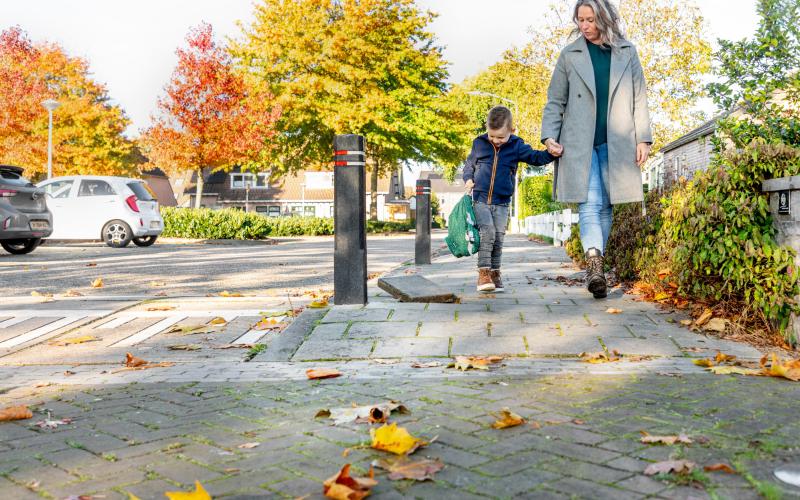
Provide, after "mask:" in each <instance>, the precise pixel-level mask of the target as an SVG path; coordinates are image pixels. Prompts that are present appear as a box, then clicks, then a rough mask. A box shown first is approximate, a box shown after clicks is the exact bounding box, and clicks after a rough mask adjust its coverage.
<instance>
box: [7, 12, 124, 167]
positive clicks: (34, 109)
mask: <svg viewBox="0 0 800 500" xmlns="http://www.w3.org/2000/svg"><path fill="white" fill-rule="evenodd" d="M46 99H55V100H57V101H58V102H59V103H60V104H61V106H60V107H59V108H58V109H57V110H56V111H55V113H54V116H53V173H54V174H55V175H71V174H94V175H127V174H131V173H134V172H135V170H136V166H137V165H136V163H137V159H138V156H137V155H136V151H135V146H134V144H133V143H132V142H131V141H130V140H128V139H127V138H126V137H125V136H124V135H123V132H124V131H125V128H126V127H127V126H128V124H129V120H128V118H127V117H126V116H125V114H124V112H123V111H122V109H121V108H120V107H119V106H115V105H112V104H111V103H110V102H109V97H108V93H107V90H106V88H105V86H103V85H101V84H99V83H97V82H95V81H93V80H92V79H91V78H90V76H89V64H88V62H87V61H85V60H84V59H81V58H78V57H71V56H69V55H67V54H66V53H65V52H64V50H63V49H62V48H61V47H60V46H58V45H56V44H52V43H33V42H32V41H31V40H30V39H29V38H28V36H27V35H26V33H25V32H23V31H22V30H21V29H20V28H18V27H14V28H10V29H7V30H5V31H2V32H0V110H2V111H0V163H3V164H13V165H19V166H22V167H24V168H25V169H26V174H27V175H28V176H29V177H34V178H35V177H38V176H41V175H43V174H44V173H46V172H47V133H48V113H47V110H46V109H45V108H43V107H42V105H41V102H42V101H44V100H46Z"/></svg>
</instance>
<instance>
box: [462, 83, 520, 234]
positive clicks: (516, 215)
mask: <svg viewBox="0 0 800 500" xmlns="http://www.w3.org/2000/svg"><path fill="white" fill-rule="evenodd" d="M467 94H468V95H474V96H481V97H493V98H495V99H499V100H501V101H504V102H507V103H510V104H511V105H513V106H514V115H515V116H516V117H517V119H520V116H519V105H518V104H517V101H514V100H512V99H509V98H507V97H503V96H499V95H497V94H492V93H491V92H484V91H482V90H472V91H470V92H467ZM518 191H519V173H517V175H515V176H514V216H513V217H512V218H511V220H512V223H511V225H512V227H513V228H515V229H516V231H517V232H520V226H521V224H520V223H519V196H518V194H519V193H518Z"/></svg>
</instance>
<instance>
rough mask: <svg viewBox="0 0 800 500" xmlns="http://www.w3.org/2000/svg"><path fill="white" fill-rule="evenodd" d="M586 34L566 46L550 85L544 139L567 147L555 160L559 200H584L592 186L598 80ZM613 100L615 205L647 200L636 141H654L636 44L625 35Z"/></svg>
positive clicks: (614, 65) (610, 185) (616, 57)
mask: <svg viewBox="0 0 800 500" xmlns="http://www.w3.org/2000/svg"><path fill="white" fill-rule="evenodd" d="M586 43H587V42H586V39H585V38H584V37H583V36H579V37H578V39H577V40H575V41H574V42H572V43H571V44H569V45H567V46H566V47H565V48H564V50H562V51H561V55H560V56H559V57H558V62H557V63H556V69H555V70H554V71H553V77H552V79H551V80H550V87H549V88H548V89H547V105H546V106H545V108H544V113H543V117H542V141H544V140H545V139H547V138H552V139H555V140H556V141H558V142H559V143H560V144H561V145H562V146H564V154H563V155H562V156H561V158H559V159H558V160H557V162H556V166H555V181H554V182H553V190H554V196H555V198H556V199H557V200H558V201H560V202H566V203H583V202H585V201H586V194H587V191H588V189H589V167H590V165H591V161H592V149H593V147H594V127H595V101H594V99H595V97H594V96H595V84H594V70H593V67H592V60H591V58H590V57H589V49H588V48H587V46H586ZM608 94H609V102H608V167H609V168H608V172H609V175H608V178H607V179H605V181H606V189H607V190H608V194H609V197H610V199H611V203H612V204H618V203H628V202H634V201H642V197H643V194H642V173H641V169H640V168H639V166H638V165H637V164H636V145H637V144H638V143H640V142H648V143H652V142H653V138H652V133H651V131H650V114H649V113H648V111H647V89H646V85H645V80H644V74H643V72H642V64H641V63H640V62H639V56H638V54H637V53H636V48H635V47H634V46H633V44H631V43H630V42H628V41H626V40H622V41H620V42H619V43H618V45H617V47H615V48H614V49H613V50H612V53H611V78H610V81H609V93H608Z"/></svg>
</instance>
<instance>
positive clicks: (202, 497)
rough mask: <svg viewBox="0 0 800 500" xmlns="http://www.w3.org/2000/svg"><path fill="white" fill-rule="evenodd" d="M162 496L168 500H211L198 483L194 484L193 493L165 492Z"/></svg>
mask: <svg viewBox="0 0 800 500" xmlns="http://www.w3.org/2000/svg"><path fill="white" fill-rule="evenodd" d="M164 495H166V496H167V498H169V500H211V495H209V494H208V492H207V491H206V490H205V489H204V488H203V485H202V484H200V481H195V482H194V491H188V492H183V491H167V492H166V493H164Z"/></svg>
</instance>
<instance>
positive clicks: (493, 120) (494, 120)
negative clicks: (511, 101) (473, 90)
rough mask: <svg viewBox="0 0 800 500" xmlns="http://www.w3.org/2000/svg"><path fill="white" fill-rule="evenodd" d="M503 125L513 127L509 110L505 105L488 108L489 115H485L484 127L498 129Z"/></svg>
mask: <svg viewBox="0 0 800 500" xmlns="http://www.w3.org/2000/svg"><path fill="white" fill-rule="evenodd" d="M505 126H508V128H513V119H512V117H511V110H510V109H508V108H507V107H505V106H495V107H493V108H492V109H490V110H489V115H488V116H487V117H486V127H487V128H489V130H500V129H501V128H503V127H505Z"/></svg>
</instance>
